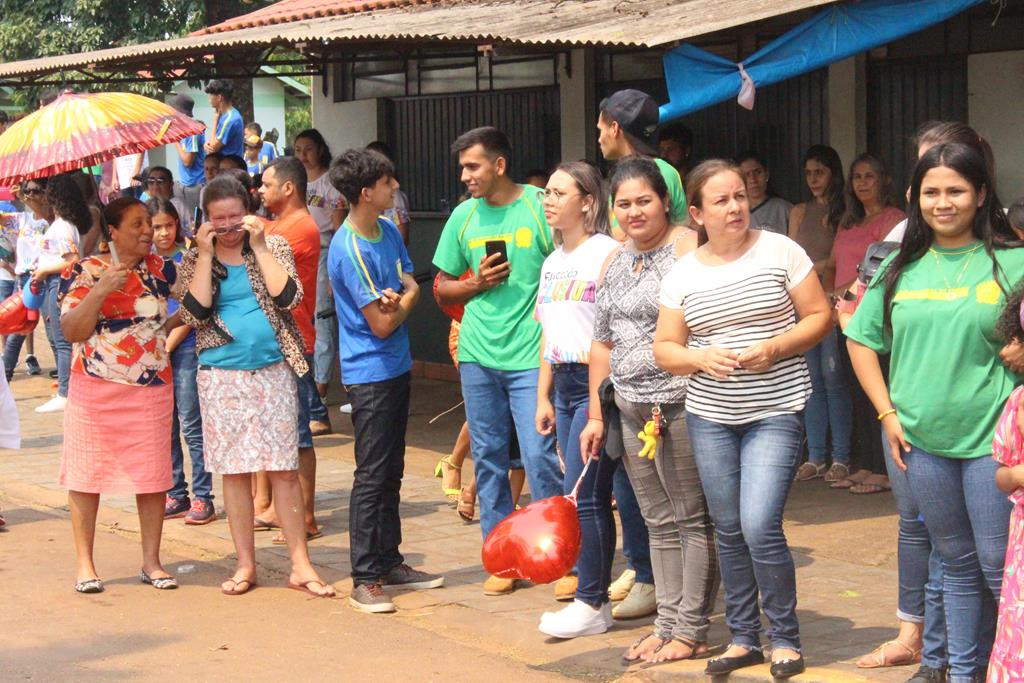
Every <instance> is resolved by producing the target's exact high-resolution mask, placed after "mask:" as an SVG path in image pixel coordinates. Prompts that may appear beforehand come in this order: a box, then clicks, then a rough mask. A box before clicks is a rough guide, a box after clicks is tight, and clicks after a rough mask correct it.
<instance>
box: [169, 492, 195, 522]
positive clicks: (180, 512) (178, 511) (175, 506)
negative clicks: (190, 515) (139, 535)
mask: <svg viewBox="0 0 1024 683" xmlns="http://www.w3.org/2000/svg"><path fill="white" fill-rule="evenodd" d="M190 507H191V503H190V502H189V500H188V498H172V497H171V496H167V499H166V500H165V501H164V519H177V518H178V517H184V516H185V514H186V513H187V512H188V511H189V508H190Z"/></svg>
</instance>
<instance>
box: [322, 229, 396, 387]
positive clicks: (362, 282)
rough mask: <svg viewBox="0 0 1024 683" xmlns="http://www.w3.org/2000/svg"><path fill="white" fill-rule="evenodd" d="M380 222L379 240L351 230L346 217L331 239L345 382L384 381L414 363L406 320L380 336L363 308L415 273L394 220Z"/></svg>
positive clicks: (329, 259)
mask: <svg viewBox="0 0 1024 683" xmlns="http://www.w3.org/2000/svg"><path fill="white" fill-rule="evenodd" d="M377 226H378V228H380V235H379V236H378V237H377V239H376V240H368V239H366V238H364V237H362V236H360V235H359V234H358V233H357V232H355V231H354V230H352V228H351V227H349V224H348V221H347V220H346V221H345V222H344V223H343V224H342V226H341V229H339V230H338V231H337V232H336V233H335V234H334V238H333V239H331V246H330V249H329V250H328V252H327V272H328V274H329V275H330V278H331V287H332V288H333V289H334V310H335V312H336V313H337V315H338V331H339V333H340V336H341V343H340V344H339V347H340V349H341V352H340V354H341V374H342V377H343V379H344V382H345V384H366V383H367V382H383V381H384V380H388V379H392V378H395V377H398V376H399V375H402V374H404V373H406V372H409V370H410V369H411V368H412V356H411V355H410V353H409V331H408V329H407V328H406V325H405V323H403V324H402V325H400V326H399V327H398V329H396V330H395V331H394V332H392V333H391V334H390V335H389V336H388V337H387V338H386V339H379V338H378V337H377V335H375V334H374V333H373V331H372V330H371V329H370V324H369V323H368V322H366V317H365V316H364V315H363V311H362V308H363V307H364V306H366V305H367V304H369V303H372V302H374V301H376V300H377V299H379V298H380V293H381V291H383V290H385V289H387V288H389V287H390V288H391V289H393V290H395V291H396V292H398V291H400V290H401V288H402V273H411V272H412V260H411V259H410V258H409V252H407V251H406V249H405V244H404V243H403V242H402V235H401V234H400V233H399V232H398V228H396V227H395V224H394V223H392V222H391V221H389V220H388V219H386V218H379V219H377Z"/></svg>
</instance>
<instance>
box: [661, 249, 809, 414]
mask: <svg viewBox="0 0 1024 683" xmlns="http://www.w3.org/2000/svg"><path fill="white" fill-rule="evenodd" d="M756 234H757V241H756V242H754V244H753V245H752V246H751V247H750V248H749V249H747V251H746V253H744V254H743V255H742V256H740V257H739V258H738V259H736V260H735V261H732V262H730V263H725V264H722V265H716V266H709V265H705V264H703V263H701V262H700V261H699V260H698V258H697V252H690V253H689V254H687V255H686V256H684V257H683V258H682V259H680V260H679V262H678V263H676V264H675V265H674V266H673V267H672V270H670V271H669V272H668V274H667V275H665V277H664V279H663V280H662V282H661V296H660V297H659V303H660V304H661V305H662V306H665V307H667V308H674V309H676V310H682V311H683V313H684V320H685V321H686V326H687V327H688V328H689V330H690V338H689V342H688V343H687V346H688V347H689V348H691V349H704V348H708V347H712V346H717V347H719V348H725V349H731V350H733V351H738V352H742V351H744V350H745V349H747V348H749V347H751V346H753V345H754V344H757V343H758V342H762V341H765V340H766V339H771V338H772V337H777V336H778V335H780V334H782V333H784V332H787V331H788V330H791V329H792V328H793V327H794V326H795V325H796V308H795V307H794V306H793V301H792V299H791V298H790V295H789V292H790V290H791V289H793V288H794V287H796V286H797V285H799V284H800V283H801V282H803V280H804V278H806V277H807V276H808V275H809V274H810V273H811V272H812V270H813V269H814V264H813V263H811V259H810V258H809V257H808V256H807V253H806V252H805V251H804V250H803V248H801V247H800V245H799V244H797V243H796V242H794V241H793V240H791V239H789V238H788V237H786V236H784V235H779V234H777V233H774V232H769V231H767V230H759V231H757V233H756ZM810 393H811V380H810V375H809V374H808V372H807V363H805V362H804V357H803V356H802V355H796V356H790V357H789V358H783V359H780V360H779V361H777V362H776V363H775V364H774V365H773V366H772V367H771V368H769V369H768V370H765V371H763V372H753V371H750V370H745V369H743V368H738V369H736V370H734V371H733V372H732V373H731V374H729V375H728V376H727V377H726V378H725V379H716V378H715V377H712V376H711V375H708V374H706V373H703V372H696V373H694V374H692V375H690V381H689V384H688V389H687V395H686V410H687V412H690V413H693V414H694V415H697V416H699V417H702V418H704V419H706V420H710V421H712V422H718V423H722V424H744V423H747V422H753V421H755V420H760V419H764V418H766V417H771V416H774V415H782V414H785V413H794V412H797V411H800V410H803V407H804V404H805V403H806V401H807V397H808V396H809V395H810Z"/></svg>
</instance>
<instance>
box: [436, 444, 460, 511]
mask: <svg viewBox="0 0 1024 683" xmlns="http://www.w3.org/2000/svg"><path fill="white" fill-rule="evenodd" d="M445 468H449V469H450V470H454V471H456V472H458V473H459V478H460V479H461V477H462V468H460V467H456V466H455V465H453V464H452V456H450V455H446V456H445V457H443V458H441V459H440V460H438V461H437V466H436V467H435V468H434V476H435V477H437V478H438V479H440V480H441V490H442V491H443V492H444V497H445V498H446V499H447V500H448V504H449V505H450V506H452V507H455V506H457V505H458V503H459V493H460V489H449V488H445V486H444V475H445V474H446V472H445Z"/></svg>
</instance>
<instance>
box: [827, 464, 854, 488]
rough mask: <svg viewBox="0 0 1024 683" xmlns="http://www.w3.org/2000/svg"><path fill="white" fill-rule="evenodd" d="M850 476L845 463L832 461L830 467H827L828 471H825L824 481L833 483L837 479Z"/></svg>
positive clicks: (848, 467)
mask: <svg viewBox="0 0 1024 683" xmlns="http://www.w3.org/2000/svg"><path fill="white" fill-rule="evenodd" d="M849 476H850V466H849V465H845V464H843V463H841V462H834V463H832V467H829V468H828V472H826V473H825V481H827V482H828V483H830V484H834V483H835V482H837V481H842V480H843V479H846V478H847V477H849Z"/></svg>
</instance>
